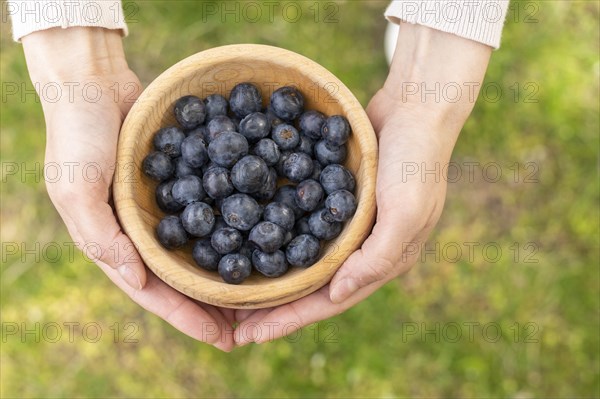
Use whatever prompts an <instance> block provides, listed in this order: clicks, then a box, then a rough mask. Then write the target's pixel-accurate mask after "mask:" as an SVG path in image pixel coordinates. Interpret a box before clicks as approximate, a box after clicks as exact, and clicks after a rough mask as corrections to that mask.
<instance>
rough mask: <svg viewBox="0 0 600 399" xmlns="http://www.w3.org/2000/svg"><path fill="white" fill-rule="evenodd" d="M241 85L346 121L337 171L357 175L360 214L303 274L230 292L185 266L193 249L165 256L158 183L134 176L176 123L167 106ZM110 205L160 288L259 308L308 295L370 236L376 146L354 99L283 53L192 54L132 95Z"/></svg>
mask: <svg viewBox="0 0 600 399" xmlns="http://www.w3.org/2000/svg"><path fill="white" fill-rule="evenodd" d="M240 82H251V83H254V84H256V85H257V86H258V87H259V88H260V89H261V90H262V94H263V101H264V105H266V104H267V101H268V99H269V97H270V95H271V93H272V92H273V90H275V89H277V88H279V87H281V86H285V85H295V86H296V87H298V88H299V89H300V91H301V92H302V93H303V95H304V97H305V107H306V109H316V110H319V111H321V112H323V113H324V114H325V115H336V114H338V115H339V114H342V115H345V116H346V117H347V118H348V120H349V121H350V125H351V126H352V132H353V133H352V137H351V139H350V141H349V144H348V159H347V161H346V163H345V165H346V167H348V168H349V169H350V170H351V171H352V172H353V173H354V176H355V177H356V183H357V184H356V187H357V188H356V192H355V194H356V196H357V200H358V210H357V212H356V215H355V216H354V218H353V219H351V220H350V221H348V222H346V224H345V226H344V230H343V232H342V234H341V235H340V236H339V237H338V238H337V239H335V240H333V241H331V242H329V243H327V244H326V245H325V247H324V249H323V251H322V257H321V259H320V260H319V261H318V263H316V264H315V265H313V266H312V267H309V268H307V269H298V268H292V269H291V270H290V271H288V273H287V274H285V275H284V276H282V277H279V278H275V279H270V278H266V277H263V276H261V275H258V273H253V274H252V275H251V276H250V277H249V278H248V279H247V280H246V281H245V282H244V283H242V284H241V285H229V284H226V283H224V282H223V281H222V280H221V277H220V276H219V275H218V273H216V272H208V271H204V270H202V269H200V268H198V267H197V266H195V263H194V261H193V259H192V256H191V253H192V250H191V248H192V245H191V244H188V245H187V246H185V247H183V248H181V249H178V250H174V251H171V250H166V249H164V248H163V247H162V246H161V245H160V244H159V242H158V239H157V236H156V233H155V229H156V226H157V225H158V222H159V221H160V219H161V218H162V217H164V216H165V215H164V214H163V212H162V211H161V210H160V209H159V208H158V206H157V205H156V201H155V198H154V191H155V188H156V186H157V183H156V182H154V181H152V180H150V179H149V178H148V177H146V176H145V175H144V174H143V173H141V164H142V160H143V159H144V157H145V156H146V155H147V154H148V153H149V152H150V151H151V149H152V138H153V136H154V133H155V132H156V131H157V130H158V129H159V128H160V127H163V126H167V125H171V124H175V123H176V121H175V119H174V117H173V106H174V103H175V101H176V100H177V99H178V98H179V97H182V96H184V95H188V94H193V95H196V96H198V97H200V98H205V97H206V96H208V95H210V94H214V93H219V94H222V95H223V96H225V97H226V98H227V97H228V96H229V92H230V91H231V89H232V88H233V86H235V85H236V84H238V83H240ZM117 162H118V173H116V174H115V179H114V200H115V205H116V208H117V212H118V215H119V219H120V222H121V224H122V226H123V229H124V230H125V232H126V233H127V235H128V236H129V237H130V238H131V240H132V241H133V242H134V244H135V245H136V247H137V248H138V250H139V252H140V255H141V256H142V258H143V259H144V262H145V263H146V265H147V266H148V267H149V268H150V269H151V270H152V271H153V272H154V273H155V274H156V275H157V276H158V277H159V278H161V279H162V280H163V281H165V282H166V283H167V284H169V285H170V286H172V287H174V288H175V289H177V290H179V291H181V292H183V293H184V294H185V295H187V296H189V297H192V298H194V299H197V300H199V301H201V302H205V303H209V304H213V305H217V306H222V307H227V308H236V309H242V308H249V309H251V308H265V307H270V306H275V305H280V304H283V303H287V302H291V301H293V300H295V299H298V298H300V297H303V296H305V295H308V294H310V293H312V292H314V291H316V290H317V289H319V288H321V287H323V286H324V285H325V284H327V283H328V282H329V281H330V280H331V278H332V276H333V275H334V273H335V272H336V270H337V269H338V268H339V267H340V266H341V264H342V263H343V262H344V261H345V260H346V258H348V256H349V255H350V254H351V253H352V252H354V251H355V250H356V249H358V248H359V247H360V246H361V244H362V242H363V241H364V240H365V238H366V237H367V235H368V234H369V233H370V231H371V228H372V226H373V222H374V218H375V175H376V169H377V140H376V137H375V133H374V132H373V127H372V126H371V123H370V121H369V119H368V117H367V115H366V113H365V111H364V110H363V108H362V107H361V105H360V103H359V102H358V100H357V99H356V98H355V97H354V95H353V94H352V93H351V92H350V90H348V88H347V87H346V86H345V85H344V84H343V83H342V82H341V81H340V80H338V79H337V78H336V77H335V76H334V75H333V74H331V73H330V72H329V71H327V70H326V69H325V68H323V67H322V66H320V65H318V64H317V63H315V62H313V61H311V60H309V59H308V58H306V57H303V56H301V55H299V54H296V53H293V52H291V51H287V50H283V49H280V48H277V47H271V46H263V45H251V44H244V45H231V46H224V47H218V48H214V49H211V50H207V51H203V52H201V53H198V54H195V55H192V56H191V57H188V58H186V59H184V60H183V61H181V62H179V63H177V64H176V65H174V66H172V67H171V68H169V69H168V70H167V71H165V72H164V73H163V74H162V75H160V76H159V77H158V78H157V79H156V80H154V82H152V83H151V84H150V85H149V86H148V88H147V89H146V90H144V92H143V93H142V95H141V96H140V97H139V99H138V101H137V102H136V103H135V104H134V106H133V107H132V109H131V111H130V112H129V114H128V115H127V118H126V120H125V122H124V124H123V127H122V129H121V135H120V138H119V148H118V156H117Z"/></svg>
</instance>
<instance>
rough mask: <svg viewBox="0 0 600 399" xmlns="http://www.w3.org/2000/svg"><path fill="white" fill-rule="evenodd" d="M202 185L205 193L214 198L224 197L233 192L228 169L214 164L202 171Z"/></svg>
mask: <svg viewBox="0 0 600 399" xmlns="http://www.w3.org/2000/svg"><path fill="white" fill-rule="evenodd" d="M202 186H203V187H204V191H206V194H208V196H209V197H211V198H214V199H219V198H225V197H228V196H229V195H231V193H233V183H232V182H231V177H230V176H229V170H228V169H225V168H223V167H220V166H214V167H212V168H210V169H208V170H207V171H206V172H204V177H203V178H202Z"/></svg>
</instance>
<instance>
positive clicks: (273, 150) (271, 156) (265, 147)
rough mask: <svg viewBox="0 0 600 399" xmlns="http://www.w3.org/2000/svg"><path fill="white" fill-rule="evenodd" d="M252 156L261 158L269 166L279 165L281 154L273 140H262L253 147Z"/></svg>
mask: <svg viewBox="0 0 600 399" xmlns="http://www.w3.org/2000/svg"><path fill="white" fill-rule="evenodd" d="M250 152H251V153H252V154H254V155H256V156H259V157H261V158H262V159H263V160H264V161H265V163H266V164H267V165H269V166H273V165H275V164H277V162H278V161H279V157H280V156H281V152H280V151H279V146H278V145H277V144H275V142H274V141H273V140H271V139H262V140H260V141H259V142H258V143H256V144H255V145H254V147H252V149H251V151H250Z"/></svg>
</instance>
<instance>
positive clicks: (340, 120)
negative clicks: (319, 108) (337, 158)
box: [321, 115, 351, 146]
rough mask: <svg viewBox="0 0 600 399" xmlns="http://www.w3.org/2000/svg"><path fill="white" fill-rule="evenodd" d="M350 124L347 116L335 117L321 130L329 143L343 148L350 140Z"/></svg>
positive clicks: (331, 117)
mask: <svg viewBox="0 0 600 399" xmlns="http://www.w3.org/2000/svg"><path fill="white" fill-rule="evenodd" d="M350 133H351V130H350V123H349V122H348V119H346V117H345V116H342V115H334V116H330V117H329V118H327V120H326V121H325V124H324V125H323V127H322V128H321V135H322V136H323V138H324V139H325V140H327V142H328V143H330V144H332V145H337V146H341V145H344V144H346V142H347V141H348V139H349V138H350Z"/></svg>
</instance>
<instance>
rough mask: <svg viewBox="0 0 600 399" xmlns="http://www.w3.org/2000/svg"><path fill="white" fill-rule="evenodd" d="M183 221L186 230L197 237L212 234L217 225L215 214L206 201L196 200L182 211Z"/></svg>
mask: <svg viewBox="0 0 600 399" xmlns="http://www.w3.org/2000/svg"><path fill="white" fill-rule="evenodd" d="M181 223H183V228H184V229H185V231H187V232H188V233H190V234H191V235H193V236H196V237H204V236H205V235H208V234H210V232H211V231H212V228H213V226H214V225H215V214H214V213H213V210H212V208H211V207H210V206H209V205H206V204H205V203H204V202H194V203H193V204H190V205H188V206H186V207H185V209H184V210H183V212H182V213H181Z"/></svg>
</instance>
